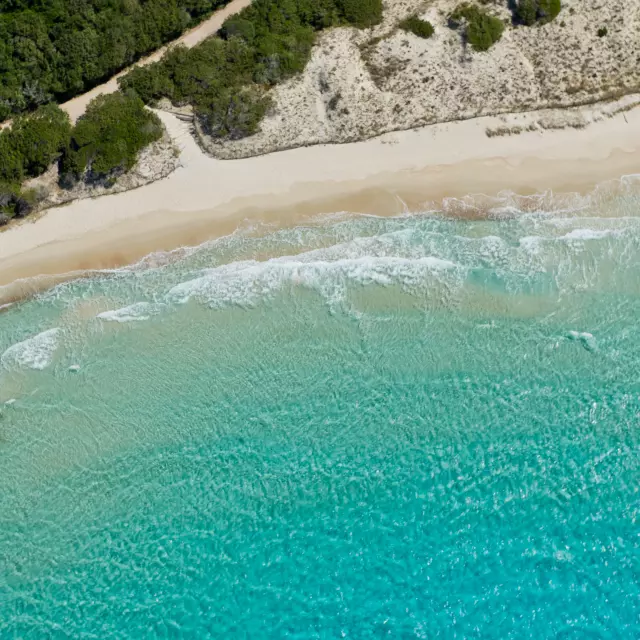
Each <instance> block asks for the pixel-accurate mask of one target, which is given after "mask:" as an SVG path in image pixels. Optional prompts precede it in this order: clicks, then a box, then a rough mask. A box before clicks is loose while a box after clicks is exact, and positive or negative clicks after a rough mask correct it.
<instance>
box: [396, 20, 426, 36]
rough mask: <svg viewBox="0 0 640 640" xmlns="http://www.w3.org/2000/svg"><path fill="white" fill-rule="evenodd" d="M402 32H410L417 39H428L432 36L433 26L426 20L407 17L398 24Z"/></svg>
mask: <svg viewBox="0 0 640 640" xmlns="http://www.w3.org/2000/svg"><path fill="white" fill-rule="evenodd" d="M399 26H400V28H401V29H402V30H403V31H410V32H411V33H413V34H414V35H416V36H418V37H419V38H430V37H431V36H432V35H433V25H432V24H431V23H430V22H429V21H428V20H421V19H420V18H418V16H409V17H408V18H405V19H404V20H403V21H402V22H401V23H400V25H399Z"/></svg>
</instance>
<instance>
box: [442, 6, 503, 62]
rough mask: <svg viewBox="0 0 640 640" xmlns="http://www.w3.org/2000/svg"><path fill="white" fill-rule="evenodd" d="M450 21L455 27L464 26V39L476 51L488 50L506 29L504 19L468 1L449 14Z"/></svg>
mask: <svg viewBox="0 0 640 640" xmlns="http://www.w3.org/2000/svg"><path fill="white" fill-rule="evenodd" d="M449 23H450V25H451V26H452V27H454V28H458V27H462V28H463V37H464V39H465V40H466V41H467V42H468V43H469V44H470V45H471V46H472V47H473V48H474V49H475V50H476V51H488V50H489V49H490V48H491V47H492V46H493V45H494V44H495V43H496V42H498V40H500V38H501V37H502V33H503V31H504V23H503V22H502V20H500V19H499V18H496V17H495V16H492V15H491V14H489V13H487V12H486V11H484V10H482V9H481V8H480V7H477V6H476V5H473V4H468V3H464V4H461V5H458V7H457V8H456V9H455V11H454V12H453V13H452V14H451V15H450V16H449Z"/></svg>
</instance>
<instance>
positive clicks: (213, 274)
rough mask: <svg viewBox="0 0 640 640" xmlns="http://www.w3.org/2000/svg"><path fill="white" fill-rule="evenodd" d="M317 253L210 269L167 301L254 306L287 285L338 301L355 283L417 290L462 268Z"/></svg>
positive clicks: (436, 262) (422, 261)
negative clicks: (318, 257)
mask: <svg viewBox="0 0 640 640" xmlns="http://www.w3.org/2000/svg"><path fill="white" fill-rule="evenodd" d="M315 253H316V252H309V253H308V254H306V255H305V256H304V258H306V259H299V258H298V259H297V258H291V257H287V258H275V259H272V260H268V261H266V262H257V261H253V260H250V261H243V262H234V263H231V264H227V265H222V266H220V267H217V268H215V269H207V270H206V271H204V272H202V274H201V275H200V277H198V278H194V279H193V280H188V281H186V282H183V283H181V284H178V285H176V286H175V287H173V288H172V289H171V290H170V291H169V293H168V294H167V298H168V300H170V301H172V302H178V303H185V302H187V301H188V300H190V299H192V298H196V299H198V300H201V301H205V302H207V303H208V304H210V305H211V306H214V307H219V306H227V305H230V304H235V305H240V306H253V305H254V304H256V303H257V302H258V301H259V300H261V299H264V298H266V297H269V296H270V295H272V294H273V293H275V292H276V291H279V290H281V289H282V288H283V287H284V286H286V285H299V286H304V287H308V288H310V289H314V290H316V291H318V292H319V293H321V294H322V295H324V296H325V297H326V298H327V299H328V300H329V301H332V300H336V299H339V298H340V297H341V296H342V294H343V293H344V289H345V286H346V285H347V284H349V283H352V284H362V285H368V284H378V285H391V284H398V285H402V286H407V287H411V286H415V285H417V284H419V283H420V282H422V281H424V278H425V276H426V274H427V273H434V272H442V271H447V270H452V269H455V268H456V265H455V264H454V263H453V262H450V261H448V260H442V259H440V258H434V257H431V256H427V257H419V258H401V257H395V256H383V257H357V258H344V259H340V260H333V261H329V260H309V259H308V258H309V256H310V254H315ZM323 253H324V252H323Z"/></svg>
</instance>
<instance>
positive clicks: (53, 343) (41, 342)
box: [0, 327, 61, 371]
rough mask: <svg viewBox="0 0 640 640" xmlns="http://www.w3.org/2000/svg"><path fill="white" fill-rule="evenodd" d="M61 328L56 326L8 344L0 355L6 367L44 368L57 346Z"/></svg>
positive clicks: (0, 359)
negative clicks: (10, 344)
mask: <svg viewBox="0 0 640 640" xmlns="http://www.w3.org/2000/svg"><path fill="white" fill-rule="evenodd" d="M60 334H61V330H60V329H59V328H58V327H56V328H54V329H48V330H47V331H43V332H42V333H39V334H38V335H35V336H33V337H32V338H29V339H27V340H23V341H22V342H18V343H16V344H14V345H12V346H10V347H9V348H8V349H7V350H6V351H5V352H4V353H3V354H2V356H1V357H0V363H2V366H3V367H5V368H6V369H13V368H29V369H37V370H40V371H41V370H42V369H46V368H47V367H48V366H49V365H50V364H51V362H52V360H53V356H54V354H55V352H56V349H57V348H58V341H59V338H60Z"/></svg>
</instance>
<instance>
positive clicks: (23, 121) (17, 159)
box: [0, 104, 71, 185]
mask: <svg viewBox="0 0 640 640" xmlns="http://www.w3.org/2000/svg"><path fill="white" fill-rule="evenodd" d="M70 132H71V124H70V123H69V116H67V114H66V113H64V111H62V110H61V109H60V108H59V107H58V106H56V105H54V104H50V105H47V106H45V107H40V108H39V109H38V110H36V111H35V112H34V113H32V114H31V115H28V116H18V117H16V118H15V120H14V121H13V123H12V125H11V127H7V128H5V129H3V130H2V131H1V132H0V183H2V184H13V185H15V184H20V183H21V182H22V181H23V180H25V179H26V178H35V177H36V176H39V175H41V174H42V173H44V172H45V171H46V170H47V169H48V167H49V166H50V165H51V164H52V163H53V162H54V161H55V160H56V159H57V158H58V157H59V155H60V153H61V152H62V150H63V149H64V147H65V146H66V145H67V144H68V141H69V134H70Z"/></svg>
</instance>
